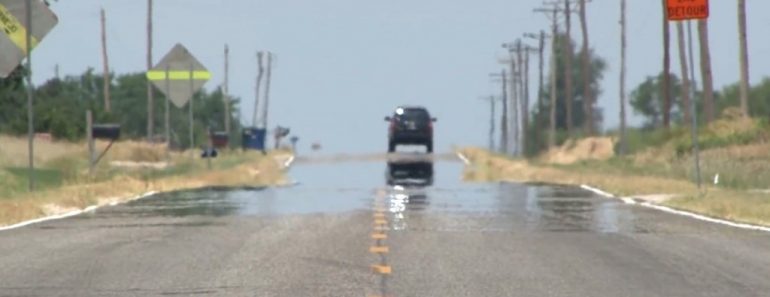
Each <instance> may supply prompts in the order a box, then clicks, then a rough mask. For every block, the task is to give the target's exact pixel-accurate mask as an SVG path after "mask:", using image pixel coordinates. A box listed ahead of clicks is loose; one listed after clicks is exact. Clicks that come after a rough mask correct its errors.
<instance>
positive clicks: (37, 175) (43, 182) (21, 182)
mask: <svg viewBox="0 0 770 297" xmlns="http://www.w3.org/2000/svg"><path fill="white" fill-rule="evenodd" d="M5 171H6V172H7V173H8V175H7V176H6V177H7V178H8V180H5V181H4V182H0V186H2V187H0V193H19V192H23V191H26V190H27V180H28V176H29V175H28V172H29V171H28V169H27V168H23V167H7V168H5ZM33 177H34V179H35V187H36V188H38V189H51V188H55V187H58V186H61V185H62V184H63V183H64V179H63V177H62V172H61V171H60V170H57V169H35V170H33ZM2 196H5V195H2ZM2 196H0V197H2Z"/></svg>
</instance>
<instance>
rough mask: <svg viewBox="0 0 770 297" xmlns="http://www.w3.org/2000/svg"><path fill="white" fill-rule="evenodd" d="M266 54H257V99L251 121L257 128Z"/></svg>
mask: <svg viewBox="0 0 770 297" xmlns="http://www.w3.org/2000/svg"><path fill="white" fill-rule="evenodd" d="M263 56H264V53H263V52H261V51H260V52H257V87H256V98H255V99H254V115H253V117H252V120H251V124H252V126H254V127H255V128H256V127H257V124H258V123H257V115H258V111H259V101H260V99H259V98H260V93H259V91H260V86H261V85H262V76H263V75H264V74H265V67H264V64H263V63H262V60H263Z"/></svg>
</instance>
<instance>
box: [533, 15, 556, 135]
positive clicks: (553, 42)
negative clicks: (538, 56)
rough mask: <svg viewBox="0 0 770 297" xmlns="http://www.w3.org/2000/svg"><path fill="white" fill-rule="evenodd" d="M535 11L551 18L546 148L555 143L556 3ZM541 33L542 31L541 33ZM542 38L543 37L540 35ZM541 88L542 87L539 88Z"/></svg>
mask: <svg viewBox="0 0 770 297" xmlns="http://www.w3.org/2000/svg"><path fill="white" fill-rule="evenodd" d="M534 11H535V12H543V13H545V14H546V16H549V17H550V19H551V62H550V64H551V65H550V70H549V71H550V74H549V77H550V78H549V80H550V81H551V86H550V87H551V90H550V93H551V98H550V106H549V119H548V122H549V127H548V128H549V129H548V130H549V132H548V148H549V149H550V148H552V147H553V146H555V145H556V98H557V96H556V91H557V89H556V80H557V78H556V75H557V74H556V71H557V67H556V63H557V61H558V58H557V57H556V54H557V50H556V47H557V43H556V36H558V34H559V8H558V6H557V5H556V4H554V8H550V9H549V8H537V9H535V10H534ZM541 34H542V33H541ZM542 38H543V39H544V37H542ZM541 89H542V88H541Z"/></svg>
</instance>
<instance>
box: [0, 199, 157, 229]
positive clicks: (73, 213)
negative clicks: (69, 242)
mask: <svg viewBox="0 0 770 297" xmlns="http://www.w3.org/2000/svg"><path fill="white" fill-rule="evenodd" d="M157 193H158V192H157V191H150V192H147V193H144V194H142V195H139V196H136V197H133V198H131V199H128V200H126V201H123V202H122V203H126V202H129V201H134V200H139V199H142V198H146V197H149V196H152V195H155V194H157ZM118 204H121V203H116V202H111V203H108V204H105V205H109V206H115V205H118ZM105 205H91V206H88V207H86V208H84V209H80V210H73V211H70V212H66V213H63V214H58V215H53V216H48V217H44V218H37V219H33V220H29V221H24V222H21V223H16V224H13V225H9V226H4V227H0V231H8V230H12V229H18V228H21V227H25V226H29V225H32V224H37V223H42V222H46V221H52V220H60V219H65V218H69V217H73V216H76V215H80V214H83V213H86V212H92V211H94V210H96V209H98V208H100V207H102V206H105Z"/></svg>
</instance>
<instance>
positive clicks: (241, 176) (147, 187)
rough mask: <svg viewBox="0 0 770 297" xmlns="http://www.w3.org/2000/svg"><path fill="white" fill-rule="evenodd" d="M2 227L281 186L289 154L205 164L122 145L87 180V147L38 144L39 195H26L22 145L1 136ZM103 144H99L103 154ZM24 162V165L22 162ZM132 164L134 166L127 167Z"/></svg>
mask: <svg viewBox="0 0 770 297" xmlns="http://www.w3.org/2000/svg"><path fill="white" fill-rule="evenodd" d="M0 141H2V142H1V143H2V146H0V226H2V225H7V224H12V223H15V222H19V221H24V220H29V219H33V218H37V217H41V216H47V215H52V214H58V213H62V212H64V211H68V210H73V209H82V208H84V207H86V206H90V205H103V204H107V203H110V202H116V201H117V202H119V201H124V200H125V199H128V198H131V197H135V196H137V195H139V194H141V193H145V192H148V191H172V190H184V189H193V188H200V187H208V186H234V187H256V186H266V185H275V184H281V183H285V182H286V179H285V176H284V172H283V168H282V167H281V166H280V165H279V163H278V162H277V161H276V158H278V157H286V156H287V155H288V154H289V153H288V152H271V153H270V154H268V155H263V154H261V153H257V152H241V151H235V150H233V151H224V152H220V155H219V158H216V159H213V160H212V161H211V167H210V168H209V164H208V162H207V161H206V160H202V159H200V158H199V157H198V156H195V157H193V154H192V152H173V153H170V154H167V152H166V149H165V147H163V146H158V145H150V144H144V143H139V142H120V143H116V144H115V145H114V146H113V148H112V149H111V150H110V151H109V152H108V153H107V154H106V155H105V157H104V159H103V160H102V161H101V162H100V163H99V164H98V166H96V168H95V170H94V175H93V176H91V175H89V174H88V173H89V169H88V161H87V150H86V148H85V147H86V146H85V144H73V143H58V142H45V141H38V142H37V143H36V146H37V148H38V149H37V150H36V154H35V160H36V163H37V164H38V168H36V170H35V171H34V174H35V179H36V185H37V186H38V187H37V190H36V191H35V192H31V193H30V192H27V190H26V188H27V169H26V167H25V165H26V164H25V163H26V162H25V161H24V160H26V140H24V139H20V138H13V137H7V136H0ZM106 145H107V144H106V143H102V142H99V143H98V144H97V147H98V148H99V149H103V148H104V147H106ZM20 159H22V160H20ZM113 161H122V162H128V163H130V164H139V163H136V162H144V163H150V164H156V165H167V166H166V167H164V168H161V169H150V168H148V167H126V166H114V165H113V164H111V162H113ZM131 162H135V163H131Z"/></svg>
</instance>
